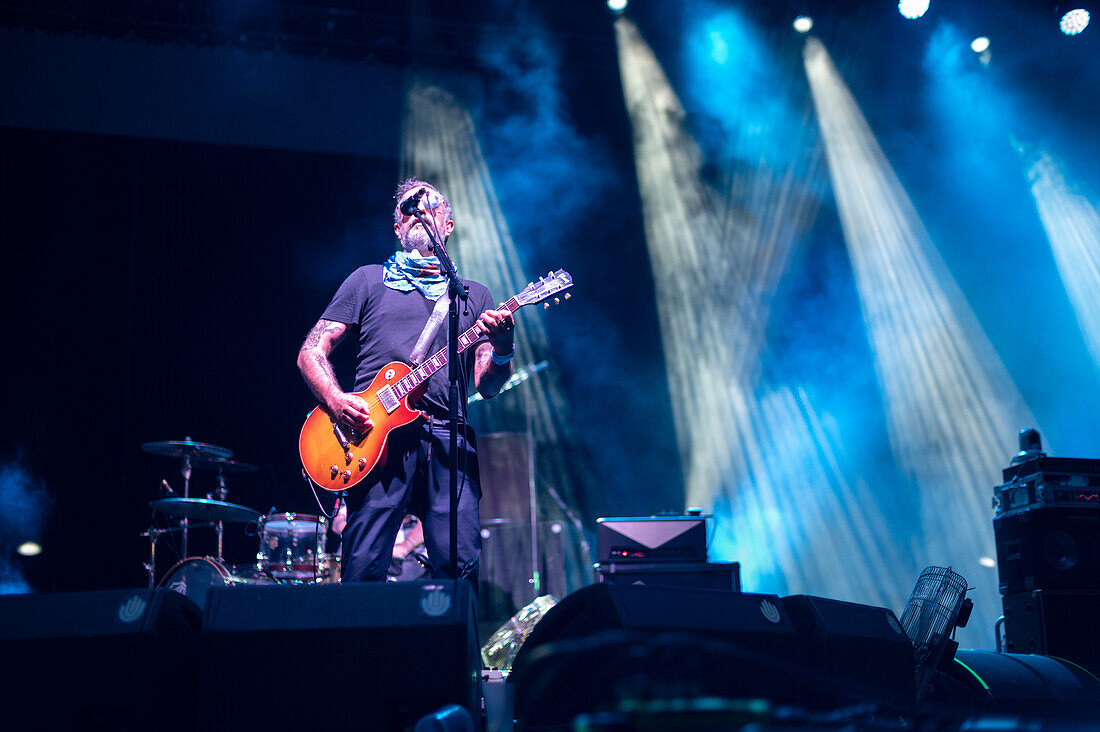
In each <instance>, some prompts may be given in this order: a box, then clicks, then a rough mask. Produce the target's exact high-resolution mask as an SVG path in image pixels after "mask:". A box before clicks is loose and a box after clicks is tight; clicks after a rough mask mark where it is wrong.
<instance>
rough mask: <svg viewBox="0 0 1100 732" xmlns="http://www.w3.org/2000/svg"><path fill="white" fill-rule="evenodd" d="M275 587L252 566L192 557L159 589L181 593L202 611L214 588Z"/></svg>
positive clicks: (169, 574)
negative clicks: (232, 564) (207, 596)
mask: <svg viewBox="0 0 1100 732" xmlns="http://www.w3.org/2000/svg"><path fill="white" fill-rule="evenodd" d="M274 583H275V581H274V580H272V579H271V578H270V577H267V576H265V575H264V573H263V572H261V571H260V570H258V569H256V567H254V566H252V565H243V566H231V565H227V564H225V563H224V562H221V561H219V560H217V559H215V558H214V557H190V558H188V559H184V560H183V561H181V562H177V563H176V564H175V565H174V566H173V567H172V568H171V569H169V570H168V572H167V573H166V574H165V575H164V577H162V578H161V580H160V583H159V584H158V585H157V587H165V588H167V589H169V590H173V591H175V592H178V593H180V594H181V595H183V596H184V597H186V598H187V599H188V600H191V601H192V602H194V603H195V604H196V605H198V606H199V607H205V606H206V595H207V593H209V592H210V590H211V588H214V587H238V586H240V585H252V584H255V585H270V584H274Z"/></svg>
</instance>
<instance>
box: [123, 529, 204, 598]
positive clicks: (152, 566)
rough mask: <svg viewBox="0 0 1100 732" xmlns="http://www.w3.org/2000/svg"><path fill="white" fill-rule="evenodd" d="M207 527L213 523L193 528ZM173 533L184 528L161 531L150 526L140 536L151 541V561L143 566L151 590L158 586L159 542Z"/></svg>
mask: <svg viewBox="0 0 1100 732" xmlns="http://www.w3.org/2000/svg"><path fill="white" fill-rule="evenodd" d="M207 526H213V524H212V523H208V524H192V525H191V528H193V529H201V528H205V527H207ZM173 531H183V527H182V526H173V527H172V528H170V529H161V528H157V527H155V526H150V527H149V528H148V529H146V530H145V531H143V532H141V533H140V534H138V536H142V537H145V538H147V539H149V561H148V562H145V563H144V564H142V565H141V566H142V567H143V568H144V569H145V572H146V573H147V574H148V575H149V583H148V586H149V589H150V590H151V589H153V588H154V587H156V584H157V541H159V540H160V537H162V536H164V535H165V534H170V533H172V532H173Z"/></svg>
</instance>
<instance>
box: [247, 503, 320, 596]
mask: <svg viewBox="0 0 1100 732" xmlns="http://www.w3.org/2000/svg"><path fill="white" fill-rule="evenodd" d="M325 524H326V521H325V518H324V517H323V516H310V515H309V514H304V513H273V514H269V515H267V516H261V517H260V522H259V527H258V529H257V530H258V532H259V534H260V551H259V553H258V554H257V555H256V561H257V566H258V568H259V569H260V570H261V571H263V572H266V573H267V574H269V575H270V576H272V577H274V578H275V579H276V580H278V581H279V582H288V583H291V584H300V583H303V582H319V581H321V580H323V579H324V578H325V577H326V576H328V574H329V569H328V567H327V566H326V563H323V562H322V558H323V557H324V556H325Z"/></svg>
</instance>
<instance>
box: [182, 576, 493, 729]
mask: <svg viewBox="0 0 1100 732" xmlns="http://www.w3.org/2000/svg"><path fill="white" fill-rule="evenodd" d="M475 622H476V621H475V614H474V593H473V592H472V588H471V587H470V586H469V585H468V584H467V583H466V582H458V583H455V582H443V581H432V582H407V583H392V582H391V583H348V584H344V585H299V586H288V585H277V586H252V587H238V588H232V589H230V588H224V589H223V588H219V589H216V590H213V591H211V594H210V596H209V599H208V601H207V608H206V624H205V625H204V626H203V633H202V635H203V638H202V647H203V657H202V660H201V662H200V672H201V679H202V682H201V689H202V696H203V699H204V702H205V703H204V705H203V710H202V712H201V713H200V728H201V729H210V730H240V729H257V728H259V727H261V726H265V727H266V726H270V727H272V728H276V727H277V728H279V729H287V728H290V727H292V726H297V725H301V726H303V727H307V728H313V727H315V726H316V725H317V724H318V723H322V722H323V725H324V726H326V727H342V728H345V729H377V730H391V729H394V730H397V729H404V728H405V727H406V726H411V725H412V724H413V723H415V722H416V720H417V719H419V718H420V717H422V716H423V715H426V714H429V713H431V712H433V711H435V710H437V709H439V708H440V707H442V706H444V705H446V704H452V703H453V704H459V705H461V706H463V707H465V708H466V709H468V710H470V712H471V713H472V714H474V715H475V716H476V714H477V691H478V686H477V684H478V682H479V675H480V669H481V663H480V657H479V654H478V647H477V638H476V627H475Z"/></svg>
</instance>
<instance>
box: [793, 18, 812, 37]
mask: <svg viewBox="0 0 1100 732" xmlns="http://www.w3.org/2000/svg"><path fill="white" fill-rule="evenodd" d="M813 27H814V20H813V18H811V17H810V16H808V15H800V16H798V17H797V18H795V19H794V29H795V30H796V31H798V32H799V33H809V32H810V29H811V28H813Z"/></svg>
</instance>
